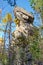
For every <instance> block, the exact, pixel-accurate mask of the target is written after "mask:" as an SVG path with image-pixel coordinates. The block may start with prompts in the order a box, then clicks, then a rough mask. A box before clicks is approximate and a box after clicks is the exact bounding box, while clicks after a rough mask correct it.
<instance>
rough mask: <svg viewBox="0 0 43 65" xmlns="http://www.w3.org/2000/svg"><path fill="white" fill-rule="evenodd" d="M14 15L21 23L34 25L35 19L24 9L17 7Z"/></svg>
mask: <svg viewBox="0 0 43 65" xmlns="http://www.w3.org/2000/svg"><path fill="white" fill-rule="evenodd" d="M14 15H15V17H17V18H18V19H19V20H21V21H24V22H28V23H33V20H34V17H33V16H32V15H31V14H30V13H28V12H27V11H26V10H25V9H23V8H20V7H15V8H14Z"/></svg>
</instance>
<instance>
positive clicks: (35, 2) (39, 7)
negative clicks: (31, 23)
mask: <svg viewBox="0 0 43 65" xmlns="http://www.w3.org/2000/svg"><path fill="white" fill-rule="evenodd" d="M29 2H30V4H31V6H32V8H33V9H34V10H36V11H37V12H39V13H40V15H41V19H42V20H43V0H29Z"/></svg>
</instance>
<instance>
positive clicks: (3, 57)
mask: <svg viewBox="0 0 43 65" xmlns="http://www.w3.org/2000/svg"><path fill="white" fill-rule="evenodd" d="M0 59H1V62H2V64H3V65H7V62H8V58H7V55H6V54H1V53H0Z"/></svg>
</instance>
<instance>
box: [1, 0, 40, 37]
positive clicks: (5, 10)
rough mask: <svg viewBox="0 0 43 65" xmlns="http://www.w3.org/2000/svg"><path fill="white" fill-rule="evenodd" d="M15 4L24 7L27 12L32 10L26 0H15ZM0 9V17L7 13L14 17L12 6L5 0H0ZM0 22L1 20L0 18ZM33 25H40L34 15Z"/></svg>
mask: <svg viewBox="0 0 43 65" xmlns="http://www.w3.org/2000/svg"><path fill="white" fill-rule="evenodd" d="M12 1H13V0H12ZM16 2H17V6H19V7H22V8H24V9H26V10H27V11H28V12H33V13H34V10H33V9H32V8H31V6H30V3H29V2H28V0H17V1H16ZM0 9H2V14H1V15H2V18H3V17H4V16H5V15H6V14H7V13H11V14H12V17H14V13H13V10H14V7H11V6H10V4H8V2H7V1H6V0H5V1H3V0H0ZM0 24H1V20H0ZM33 24H34V25H35V26H39V25H40V20H39V19H37V17H36V16H34V23H33ZM2 33H3V32H0V37H2V35H3V34H2Z"/></svg>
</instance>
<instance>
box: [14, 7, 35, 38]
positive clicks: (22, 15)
mask: <svg viewBox="0 0 43 65" xmlns="http://www.w3.org/2000/svg"><path fill="white" fill-rule="evenodd" d="M14 15H15V17H16V18H17V19H19V20H20V23H19V26H18V25H17V26H16V31H15V32H14V35H15V37H18V36H20V35H21V33H22V34H23V35H24V36H25V37H27V36H28V35H30V34H31V35H32V33H31V32H32V30H33V25H32V23H33V20H34V17H33V16H32V15H31V14H30V13H28V12H27V11H25V10H24V9H23V8H19V7H15V9H14Z"/></svg>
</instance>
